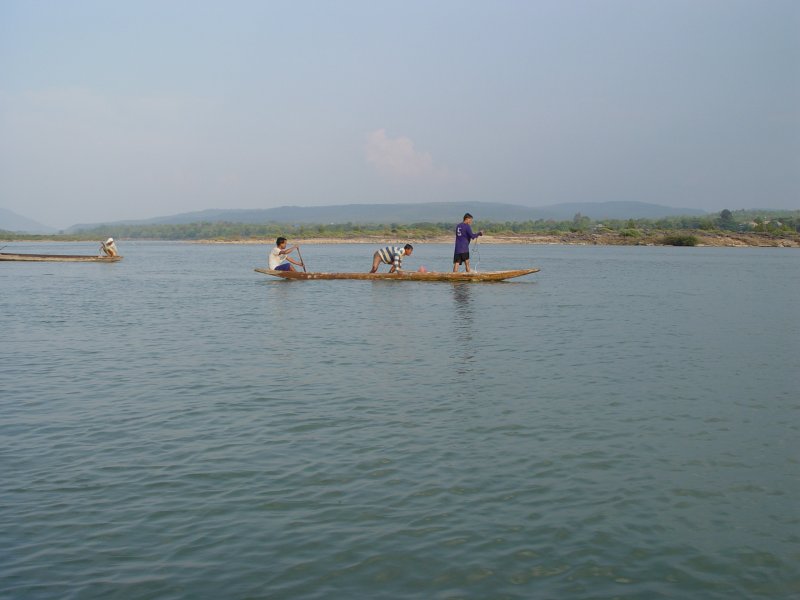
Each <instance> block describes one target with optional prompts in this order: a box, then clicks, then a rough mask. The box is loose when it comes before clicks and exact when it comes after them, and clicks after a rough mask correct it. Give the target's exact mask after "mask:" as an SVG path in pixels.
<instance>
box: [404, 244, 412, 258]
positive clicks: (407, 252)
mask: <svg viewBox="0 0 800 600" xmlns="http://www.w3.org/2000/svg"><path fill="white" fill-rule="evenodd" d="M403 250H405V253H406V256H408V255H410V254H411V252H412V251H413V250H414V246H412V245H411V244H406V245H405V246H403Z"/></svg>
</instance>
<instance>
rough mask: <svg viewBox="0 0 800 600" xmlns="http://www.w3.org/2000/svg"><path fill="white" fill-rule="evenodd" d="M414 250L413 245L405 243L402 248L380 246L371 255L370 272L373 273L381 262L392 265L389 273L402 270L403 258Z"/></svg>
mask: <svg viewBox="0 0 800 600" xmlns="http://www.w3.org/2000/svg"><path fill="white" fill-rule="evenodd" d="M413 250H414V246H412V245H411V244H406V245H405V246H403V247H402V248H401V247H400V246H386V248H381V249H380V250H378V251H377V252H375V254H373V255H372V270H371V271H370V273H375V272H376V271H377V270H378V266H379V265H380V264H381V263H384V264H387V265H392V266H391V268H390V269H389V273H394V272H395V271H402V270H403V258H405V257H406V256H410V255H411V252H412V251H413Z"/></svg>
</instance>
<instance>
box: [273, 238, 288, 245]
mask: <svg viewBox="0 0 800 600" xmlns="http://www.w3.org/2000/svg"><path fill="white" fill-rule="evenodd" d="M285 241H286V238H285V237H279V238H278V239H277V240H275V245H276V246H280V245H281V244H282V243H283V242H285Z"/></svg>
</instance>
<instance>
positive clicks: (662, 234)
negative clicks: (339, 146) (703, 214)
mask: <svg viewBox="0 0 800 600" xmlns="http://www.w3.org/2000/svg"><path fill="white" fill-rule="evenodd" d="M286 237H287V238H289V243H290V244H303V245H322V244H370V245H384V244H400V243H402V244H405V243H410V244H452V243H453V236H452V235H436V236H423V237H416V236H413V235H409V236H408V237H404V236H403V235H401V234H400V233H399V232H398V233H397V234H395V235H392V236H383V235H381V236H363V235H361V236H353V237H324V236H320V237H291V236H286ZM675 237H687V238H693V241H694V242H695V243H694V244H687V245H693V246H694V247H724V248H800V233H785V234H782V235H779V236H775V235H770V234H764V233H751V232H720V231H713V232H710V231H703V230H695V229H691V230H653V231H647V232H639V234H638V235H635V236H631V235H622V234H620V233H619V232H616V231H605V232H563V233H541V234H540V233H521V234H501V235H488V234H487V235H484V236H482V237H480V238H479V239H478V244H485V245H496V244H521V245H550V246H554V245H568V246H675V245H679V244H674V243H669V242H668V241H667V238H675ZM91 241H94V240H87V239H82V240H81V239H64V238H62V237H58V236H42V237H36V236H33V237H27V236H26V238H25V239H4V238H2V237H0V243H2V244H5V245H11V244H14V243H28V244H29V243H86V242H91ZM117 241H118V242H131V241H147V242H173V243H175V242H180V243H188V244H240V245H262V246H263V245H268V246H272V245H274V244H275V239H274V238H231V239H227V238H211V239H197V240H186V239H180V240H166V239H145V238H125V237H119V238H117ZM0 252H2V250H0Z"/></svg>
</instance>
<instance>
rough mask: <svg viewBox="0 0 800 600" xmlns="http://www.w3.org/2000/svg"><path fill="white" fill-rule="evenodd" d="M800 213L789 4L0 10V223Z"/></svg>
mask: <svg viewBox="0 0 800 600" xmlns="http://www.w3.org/2000/svg"><path fill="white" fill-rule="evenodd" d="M467 200H472V201H490V202H509V203H516V204H526V205H531V206H541V205H546V204H554V203H559V202H571V201H607V200H638V201H643V202H653V203H659V204H667V205H671V206H679V207H693V208H701V209H704V210H707V211H718V210H721V209H723V208H730V209H736V208H758V207H772V208H800V2H798V1H797V0H786V1H781V0H752V1H738V0H686V1H683V0H663V1H653V0H613V1H612V0H608V1H601V0H594V1H588V0H587V1H571V0H554V1H535V0H530V1H498V0H491V1H486V2H481V1H466V0H459V1H455V0H453V1H450V0H426V1H419V2H417V1H414V0H400V1H397V2H394V1H383V0H366V1H363V2H361V1H350V0H341V1H335V0H328V1H313V2H308V1H302V0H300V1H297V0H291V1H287V2H279V1H267V0H261V1H255V0H254V1H246V0H225V1H222V0H220V1H215V2H211V1H203V0H199V1H198V0H186V1H177V0H172V1H168V2H163V1H161V0H158V1H150V0H129V1H124V0H117V1H111V2H109V1H107V0H97V1H89V0H70V1H68V2H65V1H62V0H38V1H31V0H20V1H17V0H0V206H3V207H5V208H8V209H11V210H13V211H15V212H18V213H20V214H22V215H25V216H27V217H30V218H33V219H36V220H37V221H40V222H42V223H45V224H47V225H50V226H54V227H59V228H60V227H66V226H69V225H71V224H73V223H76V222H95V221H103V220H117V219H128V218H146V217H152V216H158V215H166V214H173V213H178V212H185V211H190V210H201V209H205V208H259V207H261V208H268V207H273V206H279V205H284V204H294V205H318V204H339V203H373V202H428V201H467Z"/></svg>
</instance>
